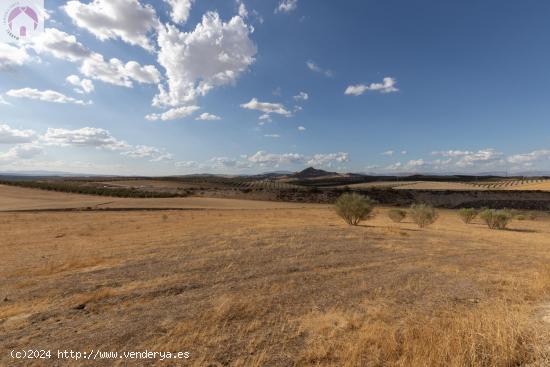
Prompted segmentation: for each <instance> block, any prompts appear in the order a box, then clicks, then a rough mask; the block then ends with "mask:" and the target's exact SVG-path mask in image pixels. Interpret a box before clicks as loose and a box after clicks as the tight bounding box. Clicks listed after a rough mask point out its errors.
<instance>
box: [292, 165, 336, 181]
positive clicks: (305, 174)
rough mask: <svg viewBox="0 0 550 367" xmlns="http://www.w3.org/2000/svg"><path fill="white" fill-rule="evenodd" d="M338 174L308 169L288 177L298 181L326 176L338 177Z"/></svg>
mask: <svg viewBox="0 0 550 367" xmlns="http://www.w3.org/2000/svg"><path fill="white" fill-rule="evenodd" d="M338 175H339V174H338V173H336V172H327V171H325V170H322V169H316V168H313V167H308V168H306V169H305V170H303V171H301V172H297V173H295V174H293V175H291V176H290V177H292V178H299V179H306V178H319V177H326V176H338Z"/></svg>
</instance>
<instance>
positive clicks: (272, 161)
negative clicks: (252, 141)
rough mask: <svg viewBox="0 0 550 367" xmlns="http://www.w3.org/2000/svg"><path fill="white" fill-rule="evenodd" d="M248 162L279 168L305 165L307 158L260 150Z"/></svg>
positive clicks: (294, 154) (295, 154)
mask: <svg viewBox="0 0 550 367" xmlns="http://www.w3.org/2000/svg"><path fill="white" fill-rule="evenodd" d="M248 161H249V162H251V163H255V164H258V165H260V166H277V165H279V164H283V163H303V162H304V161H305V157H304V156H303V155H301V154H297V153H283V154H274V153H268V152H266V151H262V150H260V151H258V152H256V153H255V154H254V155H252V156H250V157H248Z"/></svg>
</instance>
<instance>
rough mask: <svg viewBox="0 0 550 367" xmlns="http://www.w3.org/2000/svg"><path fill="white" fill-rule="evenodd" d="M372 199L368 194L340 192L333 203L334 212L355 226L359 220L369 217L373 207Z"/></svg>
mask: <svg viewBox="0 0 550 367" xmlns="http://www.w3.org/2000/svg"><path fill="white" fill-rule="evenodd" d="M374 204H375V202H374V200H372V199H371V198H369V197H368V196H363V195H359V194H357V193H351V194H350V193H345V194H342V195H341V196H340V197H339V198H338V200H336V203H335V204H334V206H335V209H336V213H337V214H338V215H339V216H340V217H342V219H344V220H345V221H346V223H348V224H350V225H352V226H356V225H358V224H359V222H360V221H362V220H365V219H367V218H368V217H369V215H370V214H371V213H372V210H373V209H374Z"/></svg>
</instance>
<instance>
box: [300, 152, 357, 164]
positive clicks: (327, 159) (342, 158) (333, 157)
mask: <svg viewBox="0 0 550 367" xmlns="http://www.w3.org/2000/svg"><path fill="white" fill-rule="evenodd" d="M348 161H349V154H348V153H344V152H339V153H329V154H315V155H314V156H313V157H311V158H310V159H309V160H308V162H307V164H308V165H310V166H328V167H331V166H332V165H333V164H335V163H344V162H348Z"/></svg>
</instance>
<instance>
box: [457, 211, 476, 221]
mask: <svg viewBox="0 0 550 367" xmlns="http://www.w3.org/2000/svg"><path fill="white" fill-rule="evenodd" d="M478 214H479V213H478V211H477V210H475V209H474V208H462V209H460V210H459V211H458V215H459V216H460V219H462V221H463V222H464V223H466V224H470V223H472V221H473V220H474V219H475V218H476V217H477V215H478Z"/></svg>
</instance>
